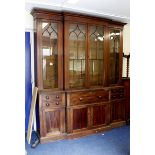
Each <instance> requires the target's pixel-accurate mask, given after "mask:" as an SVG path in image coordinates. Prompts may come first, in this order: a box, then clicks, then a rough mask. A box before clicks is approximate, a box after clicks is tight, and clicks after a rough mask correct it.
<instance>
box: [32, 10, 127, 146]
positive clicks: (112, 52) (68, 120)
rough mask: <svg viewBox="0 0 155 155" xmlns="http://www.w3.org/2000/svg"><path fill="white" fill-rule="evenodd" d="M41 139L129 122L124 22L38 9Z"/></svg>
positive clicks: (38, 75) (36, 26) (61, 137)
mask: <svg viewBox="0 0 155 155" xmlns="http://www.w3.org/2000/svg"><path fill="white" fill-rule="evenodd" d="M32 15H33V17H34V25H35V35H34V36H35V38H34V39H35V49H34V52H35V85H36V86H37V87H38V89H39V93H38V100H39V116H40V136H41V142H42V143H43V142H47V141H54V140H58V139H67V138H74V137H80V136H85V135H88V134H92V133H96V132H99V131H104V130H108V129H111V128H113V127H117V126H121V125H124V124H125V121H126V118H125V104H126V97H125V93H124V91H125V90H124V86H123V85H122V56H123V52H122V50H123V33H122V32H123V26H124V23H120V22H116V21H112V20H108V19H103V18H99V17H92V16H87V15H81V14H76V13H68V12H53V11H48V10H41V9H34V10H33V11H32Z"/></svg>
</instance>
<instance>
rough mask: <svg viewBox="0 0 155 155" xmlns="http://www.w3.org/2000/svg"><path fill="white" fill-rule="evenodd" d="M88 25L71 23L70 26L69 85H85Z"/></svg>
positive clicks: (73, 86) (72, 86) (74, 86)
mask: <svg viewBox="0 0 155 155" xmlns="http://www.w3.org/2000/svg"><path fill="white" fill-rule="evenodd" d="M85 55H86V27H85V25H79V24H70V28H69V87H70V88H76V87H84V86H85V63H86V61H85V58H86V56H85Z"/></svg>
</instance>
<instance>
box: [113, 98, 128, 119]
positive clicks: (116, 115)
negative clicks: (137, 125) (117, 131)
mask: <svg viewBox="0 0 155 155" xmlns="http://www.w3.org/2000/svg"><path fill="white" fill-rule="evenodd" d="M124 120H125V100H121V101H113V102H112V103H111V122H118V121H124Z"/></svg>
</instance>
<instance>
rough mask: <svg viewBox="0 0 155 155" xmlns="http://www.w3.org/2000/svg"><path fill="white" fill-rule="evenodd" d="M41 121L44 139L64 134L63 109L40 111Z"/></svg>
mask: <svg viewBox="0 0 155 155" xmlns="http://www.w3.org/2000/svg"><path fill="white" fill-rule="evenodd" d="M42 114H43V116H42V117H43V120H42V122H41V123H43V124H42V126H41V128H42V132H41V133H42V134H43V135H41V136H43V137H45V136H48V135H59V134H61V133H63V132H65V108H60V109H59V108H58V109H45V110H43V111H42Z"/></svg>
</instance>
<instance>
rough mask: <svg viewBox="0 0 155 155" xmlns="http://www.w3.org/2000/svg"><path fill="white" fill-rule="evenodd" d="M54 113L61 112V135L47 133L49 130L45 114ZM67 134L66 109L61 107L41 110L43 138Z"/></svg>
mask: <svg viewBox="0 0 155 155" xmlns="http://www.w3.org/2000/svg"><path fill="white" fill-rule="evenodd" d="M54 111H59V112H60V116H59V117H60V120H59V125H60V130H59V131H58V132H59V134H55V133H48V132H47V128H46V123H47V121H46V116H45V113H46V112H54ZM64 132H65V107H61V108H50V109H48V108H46V109H42V110H40V133H41V137H46V136H47V135H48V134H50V135H52V136H59V135H60V134H63V133H64Z"/></svg>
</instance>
